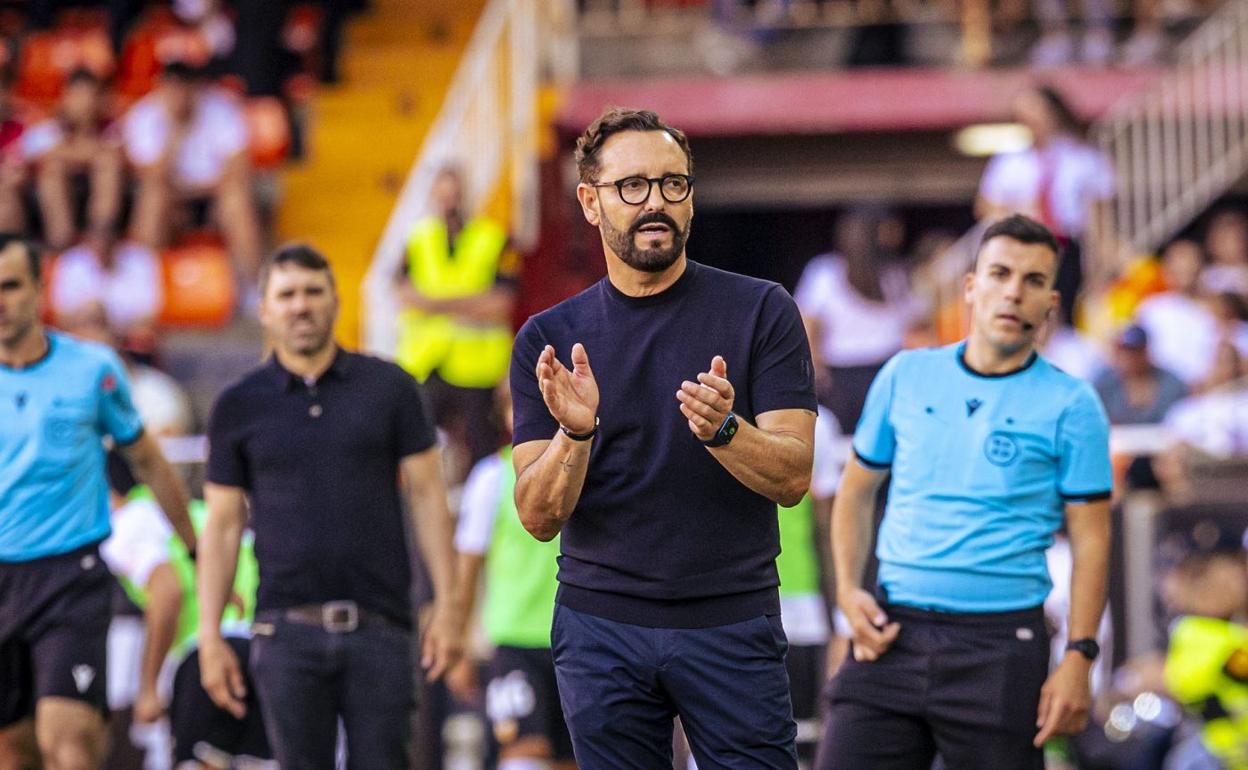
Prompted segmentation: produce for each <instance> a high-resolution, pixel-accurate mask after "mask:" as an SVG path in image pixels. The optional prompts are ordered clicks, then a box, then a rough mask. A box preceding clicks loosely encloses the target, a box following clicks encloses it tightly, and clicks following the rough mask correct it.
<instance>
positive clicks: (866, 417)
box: [854, 353, 904, 470]
mask: <svg viewBox="0 0 1248 770" xmlns="http://www.w3.org/2000/svg"><path fill="white" fill-rule="evenodd" d="M902 355H904V354H902V353H899V354H897V355H895V356H893V357H892V358H890V359H889V360H888V363H886V364H884V366H883V368H881V369H880V371H879V373H878V374H876V375H875V379H874V380H872V382H871V388H870V389H869V390H867V400H866V403H864V404H863V407H862V416H861V417H860V418H859V419H858V427H857V428H856V429H855V430H854V456H855V457H857V458H858V461H859V462H860V463H862V464H863V465H864V466H866V467H868V468H871V469H872V470H882V469H884V468H887V467H889V466H890V465H892V464H893V452H894V451H895V450H896V448H897V437H896V435H895V434H894V432H893V419H892V411H893V392H894V390H895V389H896V378H897V367H898V366H899V363H898V362H899V361H900V360H901V356H902Z"/></svg>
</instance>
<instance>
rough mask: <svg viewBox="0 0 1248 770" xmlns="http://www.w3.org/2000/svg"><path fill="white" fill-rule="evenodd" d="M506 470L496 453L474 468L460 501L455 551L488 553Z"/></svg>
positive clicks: (477, 553)
mask: <svg viewBox="0 0 1248 770" xmlns="http://www.w3.org/2000/svg"><path fill="white" fill-rule="evenodd" d="M503 470H504V469H503V461H502V458H500V457H499V456H498V455H496V454H495V455H490V456H489V457H486V458H484V459H482V460H480V461H479V462H478V463H477V464H476V465H474V466H473V467H472V472H471V473H469V474H468V480H467V481H466V482H464V495H463V497H462V498H460V504H459V522H458V523H457V524H456V525H455V550H456V551H459V552H460V553H467V554H472V555H474V556H481V555H483V554H484V553H485V552H486V551H487V550H489V547H490V539H491V538H492V536H493V535H494V517H495V516H497V515H498V503H499V499H498V496H499V493H500V492H501V491H502V490H501V487H500V481H501V480H502V472H503Z"/></svg>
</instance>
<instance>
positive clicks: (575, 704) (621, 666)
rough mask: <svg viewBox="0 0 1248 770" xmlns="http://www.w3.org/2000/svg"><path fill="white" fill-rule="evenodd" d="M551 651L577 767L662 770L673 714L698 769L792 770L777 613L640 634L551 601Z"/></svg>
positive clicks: (784, 645) (793, 735)
mask: <svg viewBox="0 0 1248 770" xmlns="http://www.w3.org/2000/svg"><path fill="white" fill-rule="evenodd" d="M551 647H552V652H553V653H554V657H555V677H556V679H557V681H558V683H559V696H560V698H561V699H562V701H563V714H564V717H565V719H566V720H567V723H568V730H569V731H570V732H571V734H572V747H573V751H574V753H575V755H576V762H577V764H578V766H579V767H580V768H581V770H630V769H635V770H669V769H670V768H671V766H672V720H673V719H674V718H675V717H676V716H679V717H680V721H681V724H682V725H683V726H684V729H685V734H686V735H687V736H688V738H689V745H690V748H691V749H692V751H693V755H694V757H695V758H696V759H697V762H698V767H699V768H701V770H712V769H713V768H750V769H751V770H757V769H758V768H783V769H784V770H796V768H797V753H796V748H795V742H796V739H797V727H796V725H795V724H794V722H793V709H792V706H791V705H790V702H789V677H788V674H787V673H786V671H785V668H784V656H785V652H786V651H787V650H788V641H787V640H786V639H785V636H784V630H783V628H781V625H780V616H779V615H768V616H761V615H760V616H759V617H756V618H751V619H750V620H746V621H743V622H741V623H734V624H731V625H727V626H716V627H713V628H646V627H644V626H635V625H631V624H628V623H617V622H615V621H612V620H606V619H604V618H600V617H596V616H594V615H589V614H586V613H583V612H577V611H575V610H571V609H568V608H567V607H565V606H563V605H561V604H556V605H555V619H554V625H553V627H552V629H551Z"/></svg>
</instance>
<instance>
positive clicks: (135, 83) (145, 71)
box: [117, 8, 176, 101]
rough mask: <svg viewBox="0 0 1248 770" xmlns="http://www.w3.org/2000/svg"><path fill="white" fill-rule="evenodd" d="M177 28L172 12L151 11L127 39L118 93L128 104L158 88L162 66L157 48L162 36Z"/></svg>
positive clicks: (163, 10)
mask: <svg viewBox="0 0 1248 770" xmlns="http://www.w3.org/2000/svg"><path fill="white" fill-rule="evenodd" d="M175 24H176V22H175V20H174V17H173V12H172V11H170V10H169V9H166V8H156V9H152V10H151V11H149V12H148V15H147V17H146V18H144V20H143V21H142V22H141V23H139V25H138V26H136V27H135V28H134V30H133V31H132V32H131V33H130V35H129V37H127V38H126V42H125V45H124V46H123V47H122V51H121V61H120V63H119V66H118V68H117V69H118V75H117V90H118V92H120V93H121V95H122V96H124V97H125V98H126V99H127V100H128V101H133V100H135V99H138V98H139V97H141V96H143V95H144V94H146V93H147V92H148V91H150V90H152V88H153V87H154V86H155V85H156V77H157V76H158V75H159V74H160V66H161V62H160V59H159V58H157V55H156V48H157V44H158V43H159V41H160V39H161V36H162V35H163V33H164V32H165V31H166V30H168V29H170V28H172V27H173V26H174V25H175Z"/></svg>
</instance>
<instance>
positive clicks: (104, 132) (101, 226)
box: [22, 69, 125, 249]
mask: <svg viewBox="0 0 1248 770" xmlns="http://www.w3.org/2000/svg"><path fill="white" fill-rule="evenodd" d="M22 152H23V155H24V157H25V159H26V160H27V161H28V162H30V163H32V164H33V165H34V178H35V191H36V195H37V198H38V201H39V215H40V217H41V218H42V220H43V234H44V239H45V240H46V241H47V243H48V246H50V247H51V248H53V249H64V248H67V247H68V246H70V245H71V244H73V243H74V242H75V241H76V240H78V235H79V233H80V232H82V231H83V229H85V230H86V232H89V233H98V232H101V231H109V230H114V229H116V228H117V226H118V224H119V220H120V217H121V205H122V187H123V184H124V182H125V159H124V156H123V154H122V150H121V141H120V137H119V136H118V135H117V132H116V130H115V128H114V127H113V126H112V125H111V123H110V121H109V118H108V111H107V91H106V89H105V86H104V83H103V81H101V80H100V78H99V77H98V76H96V75H95V74H94V73H92V72H91V71H90V70H87V69H76V70H74V71H73V72H72V73H70V75H69V77H68V79H67V80H66V83H65V92H64V94H63V95H62V96H61V101H60V104H59V106H58V108H57V111H56V114H55V115H54V116H53V117H51V118H49V119H47V120H44V121H42V122H39V123H36V124H35V125H33V126H31V127H30V128H29V129H28V130H27V131H26V132H25V133H24V134H23V135H22Z"/></svg>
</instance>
